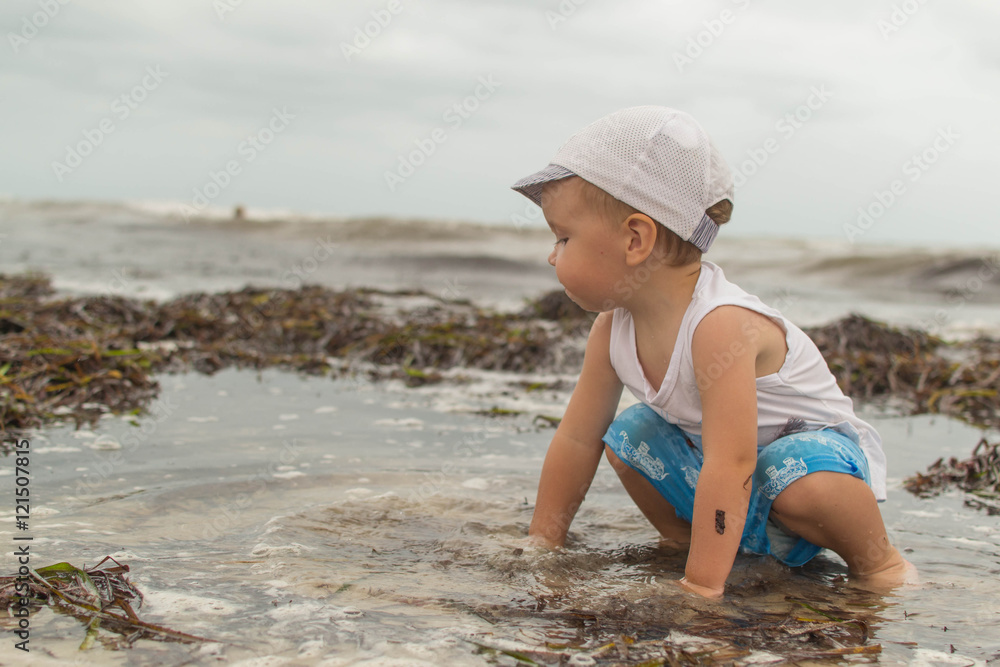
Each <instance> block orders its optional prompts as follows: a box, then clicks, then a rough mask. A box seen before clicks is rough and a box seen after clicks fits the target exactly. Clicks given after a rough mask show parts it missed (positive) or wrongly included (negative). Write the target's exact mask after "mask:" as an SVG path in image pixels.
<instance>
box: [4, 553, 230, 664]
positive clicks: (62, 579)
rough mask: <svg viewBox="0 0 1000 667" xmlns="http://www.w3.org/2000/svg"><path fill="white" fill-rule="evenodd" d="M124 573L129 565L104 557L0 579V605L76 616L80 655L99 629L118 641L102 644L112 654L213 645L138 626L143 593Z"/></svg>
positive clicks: (162, 629)
mask: <svg viewBox="0 0 1000 667" xmlns="http://www.w3.org/2000/svg"><path fill="white" fill-rule="evenodd" d="M108 561H110V563H109V562H108ZM128 571H129V566H128V565H125V564H122V563H119V562H118V561H116V560H115V559H114V558H112V557H111V556H105V558H104V560H102V561H101V562H100V563H98V564H97V565H95V566H94V567H90V568H88V567H86V566H84V567H83V568H79V567H75V566H73V565H70V564H69V563H56V564H55V565H49V566H47V567H40V568H37V569H28V570H27V574H20V575H17V574H12V575H7V576H0V604H2V605H3V607H4V608H5V609H13V608H26V609H27V610H28V612H29V613H31V612H34V611H37V610H38V609H40V608H41V607H43V606H46V605H49V606H51V607H53V608H54V609H55V610H56V611H58V612H61V613H65V614H69V615H71V616H74V617H75V618H77V619H79V620H80V621H82V622H83V623H84V624H86V626H87V631H86V634H85V636H84V638H83V641H82V642H81V644H80V650H85V649H88V648H90V647H91V646H92V645H93V644H94V642H95V641H96V640H97V639H98V638H99V636H100V635H99V631H100V629H101V628H104V629H106V630H109V631H110V632H113V633H116V634H118V635H121V638H120V639H118V640H108V639H105V640H104V641H105V643H107V644H109V645H110V646H111V647H113V648H117V647H120V646H131V645H132V644H133V643H134V642H135V641H136V640H138V639H142V638H148V639H158V640H161V641H178V642H200V641H211V640H207V639H205V638H204V637H196V636H194V635H189V634H187V633H184V632H178V631H176V630H171V629H169V628H165V627H163V626H160V625H156V624H154V623H147V622H146V621H143V620H141V619H140V618H139V616H138V615H137V614H136V611H135V610H136V609H138V608H139V607H140V606H141V605H142V593H140V592H139V590H138V589H136V588H135V586H133V585H132V582H130V581H129V580H128V577H127V576H125V575H126V574H127V573H128Z"/></svg>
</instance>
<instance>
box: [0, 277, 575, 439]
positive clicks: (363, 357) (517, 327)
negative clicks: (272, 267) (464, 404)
mask: <svg viewBox="0 0 1000 667" xmlns="http://www.w3.org/2000/svg"><path fill="white" fill-rule="evenodd" d="M413 301H417V302H418V305H416V306H412V305H411V304H412V302H413ZM563 331H564V329H563V328H562V327H560V326H559V325H558V324H555V323H551V322H546V321H543V320H539V319H537V318H533V317H530V316H528V315H520V314H515V315H506V314H499V313H495V312H490V311H486V310H483V309H480V308H477V307H475V306H473V305H471V304H468V303H464V302H458V301H445V300H442V299H439V298H437V297H433V296H431V295H429V294H426V293H423V292H416V291H408V292H381V291H378V290H366V289H358V290H345V291H335V290H331V289H327V288H323V287H318V286H303V287H301V288H299V289H296V290H282V289H258V288H252V287H247V288H244V289H241V290H238V291H234V292H224V293H219V294H204V293H195V294H187V295H183V296H181V297H178V298H176V299H172V300H170V301H167V302H164V303H157V302H154V301H141V300H136V299H127V298H123V297H120V296H88V297H79V298H64V299H57V298H54V297H53V290H52V288H51V286H50V284H49V280H48V278H46V277H44V276H37V275H26V276H5V275H2V274H0V442H3V443H9V442H10V440H11V439H12V438H14V437H16V436H17V435H18V434H19V433H21V432H23V431H24V430H25V429H28V428H33V427H38V426H40V425H42V424H44V423H46V422H49V421H53V420H56V419H59V418H67V417H68V418H71V419H72V420H73V421H74V422H75V423H76V425H77V426H78V427H79V426H80V425H82V424H84V423H91V424H92V423H94V422H95V421H96V419H97V418H98V417H100V415H101V414H102V413H104V412H109V411H110V412H114V413H119V414H120V413H128V412H133V413H138V412H140V411H142V410H143V409H144V408H145V406H147V405H148V404H149V402H150V400H151V399H152V398H154V397H155V396H156V394H157V392H158V391H159V385H158V383H157V382H156V380H155V379H153V377H152V374H154V373H158V372H180V371H186V370H189V369H194V370H197V371H199V372H202V373H206V374H212V373H215V372H217V371H219V370H222V369H224V368H227V367H232V366H235V367H250V368H256V369H261V368H267V367H280V368H285V369H288V370H296V371H299V372H303V373H309V374H326V373H330V372H333V373H345V372H351V371H352V365H355V364H357V362H368V363H369V366H372V365H373V366H374V367H375V368H376V369H379V368H388V369H390V370H389V372H388V375H389V376H390V377H400V378H402V379H404V380H406V381H407V382H408V383H409V384H422V383H426V382H433V381H440V380H441V379H442V376H441V375H440V374H439V373H438V371H441V370H444V369H448V368H452V367H455V366H462V367H471V368H483V369H490V370H505V371H517V372H531V371H535V370H538V369H540V368H548V367H552V366H553V365H554V363H555V359H556V355H555V353H554V350H555V348H556V347H558V344H559V341H560V340H561V339H562V338H564V336H563ZM425 369H429V370H425ZM376 374H379V373H378V372H377V371H376ZM382 375H384V374H382ZM380 376H381V375H380Z"/></svg>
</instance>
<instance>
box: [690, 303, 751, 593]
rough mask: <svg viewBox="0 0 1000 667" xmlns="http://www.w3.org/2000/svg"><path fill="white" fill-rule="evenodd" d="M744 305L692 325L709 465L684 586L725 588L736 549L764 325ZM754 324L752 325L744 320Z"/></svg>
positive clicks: (747, 485) (747, 484)
mask: <svg viewBox="0 0 1000 667" xmlns="http://www.w3.org/2000/svg"><path fill="white" fill-rule="evenodd" d="M756 317H763V316H762V315H759V314H756V313H753V312H752V311H748V310H746V309H744V308H739V307H736V306H722V307H720V308H717V309H715V310H713V311H712V312H711V313H709V314H708V315H706V316H705V318H704V319H703V320H702V321H701V323H700V324H699V325H698V329H697V330H696V331H695V334H694V339H693V342H692V356H693V361H694V366H695V371H696V373H697V375H696V377H699V378H705V381H704V382H699V387H698V389H699V391H700V394H701V403H702V448H703V451H704V454H705V460H704V464H703V466H702V469H701V473H700V475H699V477H698V486H697V488H696V490H695V498H694V513H693V516H692V522H691V550H690V552H689V554H688V560H687V566H686V568H685V573H684V575H685V576H684V579H683V580H682V582H681V583H682V585H684V584H687V585H688V588H689V589H691V590H693V591H695V592H697V593H700V594H701V595H705V596H707V597H718V596H721V595H722V592H723V589H724V587H725V582H726V577H727V576H729V572H730V570H731V569H732V567H733V560H734V559H735V558H736V552H737V551H738V549H739V545H740V538H741V536H742V534H743V526H744V524H745V523H746V518H747V507H748V504H749V499H750V491H751V488H752V479H751V477H752V475H753V472H754V468H755V466H756V463H757V386H756V368H755V362H756V359H757V355H758V353H759V349H758V348H759V347H760V338H759V337H758V336H755V335H747V334H748V332H750V333H753V332H755V331H758V330H759V329H757V328H755V327H759V326H760V325H759V323H755V320H754V318H756ZM748 324H750V326H749V327H748V326H747V325H748Z"/></svg>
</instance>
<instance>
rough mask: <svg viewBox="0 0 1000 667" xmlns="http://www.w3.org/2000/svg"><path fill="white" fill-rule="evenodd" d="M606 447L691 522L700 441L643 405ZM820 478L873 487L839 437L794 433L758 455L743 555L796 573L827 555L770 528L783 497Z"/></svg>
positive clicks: (858, 454)
mask: <svg viewBox="0 0 1000 667" xmlns="http://www.w3.org/2000/svg"><path fill="white" fill-rule="evenodd" d="M604 442H605V443H606V444H607V445H608V446H609V447H610V448H611V449H612V450H613V451H614V453H615V454H617V455H618V458H620V459H621V460H622V461H624V462H625V463H626V464H628V465H629V466H630V467H632V468H633V469H635V470H636V471H638V472H639V473H640V474H642V476H643V477H645V478H646V479H647V480H649V482H650V483H651V484H652V485H653V487H654V488H655V489H656V490H657V491H659V492H660V495H662V496H663V497H664V498H666V500H667V502H669V503H670V504H671V505H672V506H673V507H674V509H675V510H676V511H677V516H678V517H680V518H681V519H683V520H685V521H687V522H689V523H690V522H691V516H692V514H693V511H694V489H695V485H696V484H697V483H698V474H699V473H700V472H701V466H702V462H703V461H704V455H703V453H702V449H701V436H698V435H693V434H689V433H685V432H684V431H682V430H681V429H680V428H679V427H678V426H676V425H674V424H671V423H670V422H668V421H666V420H665V419H663V418H662V417H661V416H660V415H658V414H657V413H656V412H655V411H653V410H652V409H651V408H650V407H648V406H646V405H644V404H641V403H640V404H638V405H633V406H632V407H630V408H628V409H627V410H624V411H622V413H621V414H620V415H618V417H617V418H616V419H615V420H614V421H613V422H612V423H611V426H609V427H608V432H607V433H606V434H605V435H604ZM821 470H827V471H832V472H842V473H847V474H849V475H853V476H854V477H857V478H859V479H863V480H864V481H865V483H867V484H868V485H869V486H870V485H871V475H870V474H869V472H868V460H867V459H866V458H865V455H864V452H862V451H861V447H859V446H858V444H857V443H856V442H854V441H853V440H852V439H851V438H849V437H847V436H846V435H844V434H843V433H841V432H839V431H835V430H832V429H823V430H820V431H805V432H799V433H791V434H788V435H785V436H782V437H780V438H778V439H777V440H775V441H774V442H772V443H770V444H769V445H767V446H765V447H762V448H758V450H757V469H756V471H755V472H754V476H753V489H752V491H751V494H750V506H749V509H748V511H747V522H746V524H745V526H744V529H743V537H742V539H741V540H740V550H741V551H742V552H743V553H751V554H760V555H771V556H774V557H775V558H777V559H778V560H780V561H781V562H782V563H784V564H786V565H789V566H791V567H796V566H798V565H802V564H803V563H806V562H808V561H809V560H811V559H812V558H813V557H815V556H816V554H818V553H819V552H820V551H822V550H823V549H822V547H818V546H816V545H815V544H812V543H811V542H807V541H806V540H804V539H802V538H800V537H791V536H789V535H787V534H786V533H784V532H782V531H781V530H780V529H778V527H777V526H776V525H775V524H774V523H773V522H769V521H768V516H769V514H770V512H771V503H772V502H774V499H775V498H776V497H777V496H778V494H779V493H781V492H782V491H783V490H784V489H785V488H786V487H787V486H788V485H789V484H791V483H792V482H794V481H795V480H797V479H799V478H800V477H802V476H804V475H806V474H808V473H811V472H819V471H821Z"/></svg>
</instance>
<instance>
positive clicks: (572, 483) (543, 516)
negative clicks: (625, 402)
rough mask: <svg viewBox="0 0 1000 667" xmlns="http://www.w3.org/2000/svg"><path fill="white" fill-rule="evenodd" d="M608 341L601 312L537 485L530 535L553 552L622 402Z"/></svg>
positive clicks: (580, 499)
mask: <svg viewBox="0 0 1000 667" xmlns="http://www.w3.org/2000/svg"><path fill="white" fill-rule="evenodd" d="M610 342H611V313H602V314H600V315H598V316H597V320H596V321H595V322H594V325H593V327H592V328H591V330H590V336H589V338H588V339H587V350H586V353H585V355H584V360H583V370H582V371H581V373H580V379H579V381H578V382H577V385H576V388H575V389H574V390H573V396H572V398H570V401H569V406H568V407H567V408H566V414H565V415H564V416H563V419H562V422H560V424H559V428H558V429H556V433H555V435H554V436H553V437H552V442H551V444H550V445H549V449H548V452H547V453H546V455H545V463H544V465H543V466H542V476H541V480H540V481H539V483H538V498H537V500H536V501H535V513H534V515H533V516H532V519H531V526H530V528H529V529H528V534H529V536H530V537H531V538H532V539H533V540H536V541H539V542H541V543H543V544H545V545H546V546H549V547H556V546H562V545H563V543H564V542H565V541H566V533H567V532H568V531H569V525H570V523H571V522H572V521H573V517H574V516H575V515H576V511H577V509H578V508H579V507H580V504H581V503H582V502H583V499H584V496H586V495H587V489H589V488H590V483H591V482H592V481H593V479H594V473H595V472H596V471H597V466H598V464H599V463H600V462H601V455H602V454H603V453H604V445H603V443H602V441H601V438H602V437H603V436H604V432H605V431H606V430H607V428H608V425H609V424H610V423H611V421H612V420H613V419H614V417H615V410H616V408H617V407H618V401H619V399H620V398H621V391H622V384H621V382H620V381H619V379H618V376H617V374H615V371H614V369H613V368H612V367H611V358H610V350H609V346H610Z"/></svg>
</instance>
